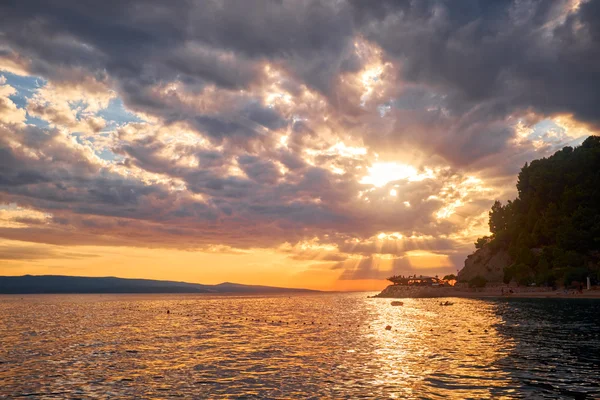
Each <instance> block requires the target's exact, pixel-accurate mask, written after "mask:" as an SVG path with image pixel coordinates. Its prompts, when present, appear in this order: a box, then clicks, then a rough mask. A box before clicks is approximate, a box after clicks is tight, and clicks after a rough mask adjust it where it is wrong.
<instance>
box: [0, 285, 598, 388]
mask: <svg viewBox="0 0 600 400" xmlns="http://www.w3.org/2000/svg"><path fill="white" fill-rule="evenodd" d="M366 297H367V295H366V294H363V293H361V294H324V295H304V296H302V295H294V296H291V297H288V296H269V297H223V296H220V297H208V296H197V295H176V296H171V295H60V296H24V297H20V296H0V344H1V346H0V398H18V397H20V396H28V397H36V396H39V397H42V398H73V397H80V398H106V397H113V398H123V397H142V398H174V397H182V398H211V399H213V398H222V397H225V398H336V399H337V398H434V399H435V398H456V399H465V398H478V399H479V398H495V399H501V398H511V399H512V398H535V399H537V398H540V399H541V398H581V399H583V398H600V389H599V388H598V385H600V336H599V335H600V320H599V318H600V301H598V300H564V299H548V300H543V299H536V300H516V299H511V300H500V299H499V300H472V299H452V301H454V303H455V304H454V305H453V306H450V307H441V306H440V305H439V302H440V299H414V300H405V301H404V306H401V307H392V306H391V305H390V300H386V299H367V298H366ZM167 310H169V311H170V313H169V314H167ZM386 325H390V326H391V327H392V329H391V330H385V327H386Z"/></svg>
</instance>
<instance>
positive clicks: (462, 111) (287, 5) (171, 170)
mask: <svg viewBox="0 0 600 400" xmlns="http://www.w3.org/2000/svg"><path fill="white" fill-rule="evenodd" d="M599 41H600V2H598V1H575V0H555V1H550V0H548V1H535V0H531V1H517V0H515V1H508V0H506V1H487V0H480V1H477V0H471V1H462V2H449V1H443V0H423V1H421V0H412V1H411V0H406V1H402V0H397V1H392V0H385V1H377V2H373V1H366V0H365V1H361V0H342V1H317V0H314V1H311V0H306V1H292V0H279V1H275V0H272V1H270V0H260V1H259V0H256V1H254V0H252V1H251V0H244V1H241V0H240V1H234V0H230V1H228V0H211V1H186V2H173V3H168V4H167V3H164V2H159V1H135V0H134V1H127V2H122V1H108V2H106V1H105V2H97V1H53V0H51V1H34V0H24V1H14V2H11V1H9V2H3V3H2V4H0V202H1V204H0V237H2V238H5V239H12V240H19V241H26V242H34V243H45V244H52V245H64V246H74V245H102V246H127V247H153V248H177V249H188V250H198V251H204V252H210V251H211V250H210V249H215V248H226V249H228V251H230V252H232V253H231V254H239V252H242V253H241V254H247V253H245V251H246V250H247V249H269V250H272V251H274V252H277V253H281V254H283V255H285V257H287V258H288V259H290V260H296V261H298V260H305V261H308V260H316V261H318V262H319V263H324V264H325V265H327V267H326V269H327V270H329V271H332V270H333V271H338V270H340V272H339V273H340V275H339V277H340V279H381V278H384V277H385V275H386V274H388V273H392V272H398V271H400V272H403V273H404V272H405V273H411V272H412V273H416V272H418V271H423V270H425V271H427V273H443V272H444V271H450V272H454V271H455V268H456V267H460V264H461V263H462V262H461V260H462V259H463V258H464V256H465V255H466V254H467V253H469V252H470V251H472V242H473V240H474V238H476V237H477V236H479V235H481V234H485V233H486V232H487V221H486V217H487V210H488V209H489V206H490V205H491V204H492V202H493V201H494V200H495V199H506V198H509V197H511V196H513V194H514V192H513V187H514V183H515V175H516V173H517V172H518V170H519V168H520V167H521V166H522V165H523V164H524V163H525V162H527V161H530V160H532V159H534V158H539V157H543V156H547V155H549V154H551V153H552V152H553V151H555V150H556V149H558V148H560V147H562V146H564V145H573V144H578V143H579V142H580V141H581V140H582V139H583V138H584V137H585V136H587V135H589V134H593V133H594V132H596V131H597V129H598V127H600V110H599V109H598V107H597V105H598V104H600V97H599V96H600V87H599V85H600V83H599V82H600V64H598V60H599V59H600V53H599V52H600V46H598V43H599ZM215 246H216V247H215ZM245 249H246V250H245ZM57 254H64V255H65V257H67V258H68V257H69V254H75V253H73V252H65V251H62V250H61V251H51V250H48V251H46V250H43V251H42V250H40V251H39V252H31V253H29V256H28V255H27V253H25V252H24V251H23V250H22V249H16V250H11V249H10V248H8V247H6V246H5V247H0V258H3V259H13V260H16V259H20V260H25V259H31V260H33V259H40V258H43V257H46V256H48V257H50V256H52V257H55V256H57ZM28 257H29V258H28ZM432 266H433V267H434V268H433V269H431V268H430V267H432ZM320 268H321V267H319V268H317V270H320Z"/></svg>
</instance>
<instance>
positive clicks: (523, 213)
mask: <svg viewBox="0 0 600 400" xmlns="http://www.w3.org/2000/svg"><path fill="white" fill-rule="evenodd" d="M517 192H518V196H517V198H516V199H514V200H513V201H509V202H508V203H507V204H505V205H503V204H502V203H500V202H499V201H496V202H494V204H493V206H492V208H491V210H490V212H489V226H490V232H491V233H492V235H491V236H489V237H487V236H486V237H483V238H480V239H478V240H477V242H476V244H475V247H476V248H477V249H481V248H484V247H489V248H490V249H491V250H492V251H496V250H500V249H502V250H505V251H507V252H508V253H509V254H510V256H511V257H512V258H513V260H514V263H513V264H512V265H510V266H508V267H507V268H506V269H505V271H504V272H505V274H504V280H505V282H509V281H511V280H514V281H517V282H518V283H521V284H530V283H536V284H542V285H554V284H555V283H562V284H567V285H569V284H571V282H570V281H569V280H571V279H582V277H584V275H585V276H586V277H587V276H590V277H591V278H592V279H593V280H594V281H598V280H599V279H600V137H598V136H590V137H589V138H587V139H586V140H585V141H584V142H583V144H582V145H581V146H579V147H577V148H572V147H565V148H563V149H562V150H560V151H558V152H556V153H555V154H554V155H552V156H551V157H548V158H543V159H540V160H534V161H532V162H531V163H530V164H525V165H524V166H523V168H522V169H521V172H520V173H519V176H518V180H517ZM567 281H569V282H567Z"/></svg>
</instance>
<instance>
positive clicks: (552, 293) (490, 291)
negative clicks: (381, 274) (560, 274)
mask: <svg viewBox="0 0 600 400" xmlns="http://www.w3.org/2000/svg"><path fill="white" fill-rule="evenodd" d="M510 289H512V290H513V293H507V291H508V290H509V288H504V294H502V290H501V288H500V287H495V288H482V289H465V288H454V287H443V288H432V287H402V286H394V285H390V286H388V287H387V288H385V289H384V290H383V291H382V292H381V293H379V294H377V295H375V296H373V298H384V299H403V298H404V299H408V298H440V297H458V298H508V299H510V298H519V299H544V298H547V299H548V298H549V299H600V290H583V292H581V293H579V292H577V291H573V290H569V291H567V293H565V291H563V290H545V289H542V288H510Z"/></svg>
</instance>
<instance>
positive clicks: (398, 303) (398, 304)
mask: <svg viewBox="0 0 600 400" xmlns="http://www.w3.org/2000/svg"><path fill="white" fill-rule="evenodd" d="M390 304H391V305H393V306H403V305H404V303H403V302H401V301H392V302H391V303H390Z"/></svg>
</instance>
